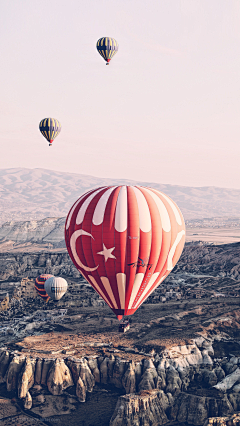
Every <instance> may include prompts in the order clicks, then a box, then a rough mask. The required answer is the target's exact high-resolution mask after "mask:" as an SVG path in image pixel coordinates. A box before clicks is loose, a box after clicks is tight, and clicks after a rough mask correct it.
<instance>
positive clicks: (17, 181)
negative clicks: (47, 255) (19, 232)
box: [0, 168, 240, 223]
mask: <svg viewBox="0 0 240 426" xmlns="http://www.w3.org/2000/svg"><path fill="white" fill-rule="evenodd" d="M121 184H123V185H136V184H138V185H143V186H151V187H153V188H156V189H159V190H160V191H163V192H164V193H166V194H168V195H169V196H170V197H171V198H172V199H173V200H174V201H175V202H176V203H177V204H178V206H179V207H180V209H181V210H182V213H183V215H184V217H185V219H201V218H211V217H223V216H225V217H238V216H239V215H240V190H238V189H226V188H217V187H201V188H200V187H199V188H195V187H190V186H189V187H187V186H180V185H167V184H160V183H153V182H139V181H132V180H121V179H110V178H98V177H94V176H88V175H81V174H76V173H64V172H55V171H53V170H45V169H25V168H16V169H1V170H0V223H4V222H7V221H11V220H14V221H25V220H36V219H38V220H39V219H43V218H46V217H63V216H66V215H67V213H68V211H69V208H70V207H71V205H72V204H73V203H74V201H76V199H77V198H78V197H79V196H80V195H81V194H82V193H83V192H85V191H88V190H89V189H91V188H95V187H97V186H105V185H121Z"/></svg>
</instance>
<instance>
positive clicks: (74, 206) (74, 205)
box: [66, 190, 92, 230]
mask: <svg viewBox="0 0 240 426" xmlns="http://www.w3.org/2000/svg"><path fill="white" fill-rule="evenodd" d="M90 192H92V190H91V191H88V192H85V194H83V195H81V197H80V198H78V199H77V201H76V202H75V203H74V204H73V206H72V208H71V210H70V212H69V215H68V218H67V223H66V229H67V230H68V228H69V226H70V222H71V219H72V215H73V213H74V211H75V208H76V207H77V206H78V204H79V203H80V201H81V200H82V199H83V197H85V196H86V195H87V194H88V193H90Z"/></svg>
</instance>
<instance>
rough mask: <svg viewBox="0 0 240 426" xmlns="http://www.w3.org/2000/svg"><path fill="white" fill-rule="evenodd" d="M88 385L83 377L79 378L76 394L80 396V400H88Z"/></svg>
mask: <svg viewBox="0 0 240 426" xmlns="http://www.w3.org/2000/svg"><path fill="white" fill-rule="evenodd" d="M86 394H87V393H86V387H85V385H84V383H83V381H82V379H81V377H79V378H78V381H77V384H76V395H77V397H78V400H79V401H80V402H85V401H86Z"/></svg>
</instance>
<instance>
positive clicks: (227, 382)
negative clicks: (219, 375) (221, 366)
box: [214, 368, 240, 392]
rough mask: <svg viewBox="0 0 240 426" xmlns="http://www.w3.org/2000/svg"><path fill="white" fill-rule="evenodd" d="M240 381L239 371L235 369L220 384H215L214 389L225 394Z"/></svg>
mask: <svg viewBox="0 0 240 426" xmlns="http://www.w3.org/2000/svg"><path fill="white" fill-rule="evenodd" d="M238 380H240V369H239V368H237V369H236V370H235V371H234V372H233V373H231V374H229V375H228V376H226V377H225V378H224V379H223V380H222V381H221V382H219V383H217V384H216V385H215V386H214V388H216V389H218V390H221V391H223V392H226V391H227V390H229V389H231V387H232V386H233V385H234V384H235V383H236V382H237V381H238Z"/></svg>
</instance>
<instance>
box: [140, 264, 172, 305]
mask: <svg viewBox="0 0 240 426" xmlns="http://www.w3.org/2000/svg"><path fill="white" fill-rule="evenodd" d="M154 275H160V273H159V272H156V273H155V274H153V276H152V278H153V277H154ZM165 277H166V275H164V276H163V277H162V278H161V279H160V280H159V281H158V277H157V276H156V277H155V284H154V280H153V281H152V283H151V284H152V285H154V287H153V288H152V290H151V291H150V293H149V294H148V296H147V297H149V296H150V294H152V292H153V291H154V290H155V289H156V288H157V287H158V286H159V285H160V284H161V282H162V281H163V280H164V278H165ZM150 288H151V286H148V288H147V289H145V290H146V291H145V292H144V293H143V294H142V296H141V299H140V300H139V301H138V304H137V306H136V307H135V309H138V308H139V306H140V305H141V304H142V302H143V301H144V299H145V297H146V294H147V292H148V291H149V290H150Z"/></svg>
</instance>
